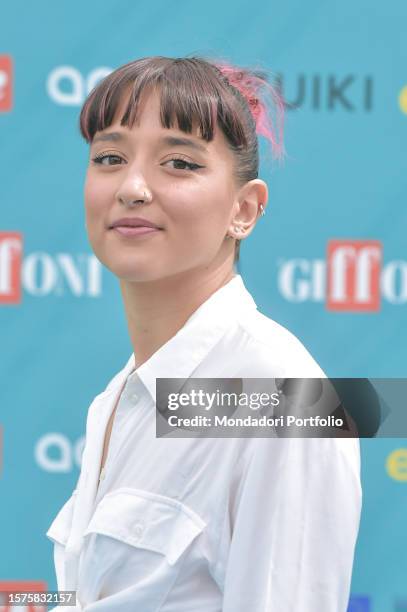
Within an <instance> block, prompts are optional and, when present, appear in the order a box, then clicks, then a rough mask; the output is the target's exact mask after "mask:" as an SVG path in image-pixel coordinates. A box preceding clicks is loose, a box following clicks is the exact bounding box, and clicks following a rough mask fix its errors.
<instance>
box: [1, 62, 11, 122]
mask: <svg viewBox="0 0 407 612" xmlns="http://www.w3.org/2000/svg"><path fill="white" fill-rule="evenodd" d="M12 106H13V62H12V59H11V55H0V112H8V111H11V109H12Z"/></svg>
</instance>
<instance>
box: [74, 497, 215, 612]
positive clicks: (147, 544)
mask: <svg viewBox="0 0 407 612" xmlns="http://www.w3.org/2000/svg"><path fill="white" fill-rule="evenodd" d="M205 526H206V524H205V522H204V521H203V520H202V519H201V518H200V517H199V516H198V515H197V514H196V513H195V512H194V511H193V510H191V509H190V508H189V507H188V506H186V505H185V504H183V503H181V502H179V501H178V500H175V499H172V498H169V497H166V496H163V495H159V494H155V493H150V492H149V491H144V490H140V489H132V488H120V489H117V490H115V491H112V492H110V493H108V494H107V495H105V497H104V498H103V499H102V500H101V501H100V502H99V504H98V505H97V507H96V509H95V512H94V514H93V517H92V519H91V521H90V523H89V525H88V527H87V529H86V531H85V533H84V537H85V543H84V546H83V550H82V555H81V560H80V571H79V584H78V588H79V591H80V593H81V600H82V601H83V602H84V603H85V604H86V603H90V602H92V601H95V600H98V599H102V598H105V597H108V596H116V597H113V598H112V600H111V603H112V606H113V607H112V609H114V606H116V607H117V609H119V607H120V603H123V601H131V602H132V606H133V607H132V609H135V610H143V612H154V611H155V610H158V609H159V607H160V606H161V604H162V603H163V601H165V597H166V595H167V594H168V592H169V591H170V589H171V587H172V585H173V584H174V581H175V580H176V578H177V575H178V573H179V571H180V568H181V566H182V561H183V559H184V558H185V557H184V556H183V555H184V553H186V551H187V550H188V548H189V547H190V545H191V544H192V542H193V540H195V538H197V536H199V535H200V534H201V533H202V531H203V530H204V528H205ZM124 591H125V599H124V600H121V596H120V593H121V592H124ZM123 596H124V595H123ZM109 609H110V608H109Z"/></svg>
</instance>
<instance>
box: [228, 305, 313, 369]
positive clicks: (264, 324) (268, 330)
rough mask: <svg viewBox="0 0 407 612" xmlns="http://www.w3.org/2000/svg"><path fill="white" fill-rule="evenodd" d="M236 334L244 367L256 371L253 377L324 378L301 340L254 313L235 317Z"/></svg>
mask: <svg viewBox="0 0 407 612" xmlns="http://www.w3.org/2000/svg"><path fill="white" fill-rule="evenodd" d="M236 333H237V334H238V335H239V336H240V342H242V343H243V345H244V356H245V362H246V364H248V362H249V361H250V362H251V363H252V368H251V369H253V370H254V369H256V368H257V371H258V372H259V373H258V374H255V376H256V377H261V376H262V375H264V376H281V377H290V376H291V377H307V376H309V377H318V378H319V377H321V378H324V377H325V373H324V372H323V370H322V369H321V367H320V366H319V365H318V363H317V362H316V360H315V359H314V357H313V356H312V355H311V353H310V351H309V350H308V349H307V348H306V347H305V345H304V344H303V343H302V341H301V340H300V339H299V338H298V337H297V336H296V335H295V334H294V333H293V332H292V331H290V330H289V329H288V328H287V327H285V326H284V325H282V324H280V323H278V322H277V321H275V320H274V319H271V318H270V317H267V316H266V315H265V314H263V313H261V312H260V311H258V310H254V311H252V312H251V313H247V312H246V313H245V316H243V317H239V319H238V326H237V328H236ZM271 370H272V373H270V371H271ZM274 372H275V373H274ZM263 373H264V374H263Z"/></svg>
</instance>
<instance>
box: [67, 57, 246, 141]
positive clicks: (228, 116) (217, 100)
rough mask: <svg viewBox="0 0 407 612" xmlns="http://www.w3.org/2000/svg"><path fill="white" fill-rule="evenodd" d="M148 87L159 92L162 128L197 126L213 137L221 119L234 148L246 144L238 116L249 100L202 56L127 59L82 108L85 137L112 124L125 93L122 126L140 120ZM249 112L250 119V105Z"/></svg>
mask: <svg viewBox="0 0 407 612" xmlns="http://www.w3.org/2000/svg"><path fill="white" fill-rule="evenodd" d="M150 88H153V89H155V90H157V91H158V92H159V94H160V122H161V125H162V126H163V127H164V128H174V127H175V128H178V129H179V130H181V131H182V132H186V133H189V134H190V133H192V130H193V128H194V127H195V126H196V127H197V128H198V129H199V134H200V137H201V138H202V139H203V140H205V141H207V142H209V141H211V140H213V138H214V133H215V130H216V126H217V124H218V125H219V127H220V128H221V129H222V131H223V133H224V134H225V137H226V139H227V141H228V143H229V145H230V147H231V149H232V150H234V151H238V150H241V149H242V148H243V149H244V148H245V147H246V146H247V141H246V136H245V130H244V126H243V125H242V122H241V119H240V117H241V114H242V110H243V112H244V111H245V108H244V107H245V101H244V100H243V99H242V100H239V99H238V98H239V97H238V96H236V91H235V92H234V93H232V92H231V89H230V86H228V84H227V82H225V79H224V77H223V75H222V74H221V73H220V71H219V70H218V69H217V67H216V66H214V65H212V64H210V63H208V62H206V61H205V60H202V59H199V58H180V59H172V58H165V57H160V56H157V57H152V58H143V59H140V60H136V61H133V62H130V63H128V64H125V65H124V66H121V67H120V68H118V69H117V70H115V71H114V72H112V73H111V74H109V75H108V76H107V77H105V78H104V79H103V80H102V81H101V82H100V83H99V84H98V85H96V87H95V88H94V89H93V90H92V91H91V93H90V94H89V96H88V98H87V99H86V100H85V103H84V105H83V107H82V110H81V113H80V118H79V128H80V132H81V134H82V136H83V138H84V139H85V140H86V141H87V142H88V143H92V141H93V138H94V136H95V134H96V132H98V131H102V130H104V129H106V128H108V127H109V126H110V125H111V124H112V123H113V120H114V118H115V116H116V114H117V111H118V109H119V107H120V105H121V104H122V103H123V101H124V100H126V98H127V97H128V102H127V105H126V108H125V111H124V113H123V116H122V117H121V120H120V125H122V126H126V127H128V128H129V129H131V128H132V127H133V126H134V124H135V123H136V121H137V119H138V110H139V105H140V99H141V97H142V94H143V92H144V91H145V90H149V89H150ZM239 107H240V108H239ZM245 115H246V117H245V118H246V120H247V119H249V120H250V117H247V110H246V112H245Z"/></svg>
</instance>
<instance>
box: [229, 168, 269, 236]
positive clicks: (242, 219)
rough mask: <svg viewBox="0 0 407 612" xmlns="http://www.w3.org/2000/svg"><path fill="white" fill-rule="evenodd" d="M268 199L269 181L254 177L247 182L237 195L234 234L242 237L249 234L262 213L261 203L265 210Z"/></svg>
mask: <svg viewBox="0 0 407 612" xmlns="http://www.w3.org/2000/svg"><path fill="white" fill-rule="evenodd" d="M267 200H268V188H267V183H265V182H264V181H262V180H261V179H253V180H252V181H248V182H247V183H245V185H243V187H242V188H241V190H240V191H239V193H238V195H237V201H238V206H237V212H236V214H235V215H234V217H233V219H232V221H231V227H230V231H231V232H232V234H234V235H235V236H236V237H238V238H240V239H242V238H245V237H246V236H248V235H249V234H250V232H251V231H252V230H253V228H254V226H255V225H256V222H257V219H258V218H259V216H260V215H261V213H262V209H261V208H260V205H262V207H263V210H264V211H265V209H266V205H267ZM236 234H237V235H236Z"/></svg>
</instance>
